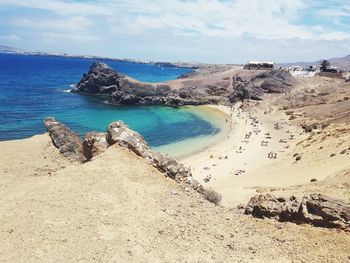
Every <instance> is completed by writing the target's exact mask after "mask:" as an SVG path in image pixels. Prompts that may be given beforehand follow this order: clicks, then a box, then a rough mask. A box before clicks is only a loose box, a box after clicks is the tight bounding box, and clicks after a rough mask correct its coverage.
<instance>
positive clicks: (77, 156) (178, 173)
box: [44, 117, 204, 193]
mask: <svg viewBox="0 0 350 263" xmlns="http://www.w3.org/2000/svg"><path fill="white" fill-rule="evenodd" d="M44 124H45V126H46V128H47V131H48V132H49V135H50V137H51V139H52V142H53V144H54V145H55V146H56V147H57V148H58V149H59V150H60V153H61V154H62V155H63V156H65V157H68V158H69V159H70V160H72V161H77V162H80V163H84V162H87V161H89V160H91V159H92V158H93V157H94V156H96V155H99V154H101V153H103V152H104V151H105V150H106V149H107V148H108V147H110V146H112V145H114V144H118V145H120V146H122V147H124V148H127V149H129V150H130V151H132V152H134V153H135V154H136V155H138V156H140V157H142V158H144V159H146V160H147V161H148V162H149V163H150V164H152V165H153V166H154V167H156V168H157V169H158V170H159V171H160V172H162V173H163V174H164V175H166V176H167V177H170V178H172V179H174V180H176V181H177V182H181V183H185V184H187V185H189V186H191V187H192V188H193V189H195V190H196V191H198V192H200V193H203V192H204V188H203V187H202V186H201V185H200V184H199V183H198V182H197V181H196V180H194V179H193V177H192V174H191V172H190V170H189V169H188V168H186V167H185V166H184V165H183V164H180V163H178V162H177V161H176V160H175V159H174V158H171V157H170V156H168V155H165V154H161V153H158V152H155V151H153V150H152V149H151V148H150V147H149V146H148V144H147V142H146V141H145V139H144V138H143V137H142V136H141V135H140V134H139V133H138V132H136V131H133V130H131V129H130V128H129V127H128V126H127V125H126V124H125V123H124V122H122V121H116V122H112V123H111V124H110V125H109V126H108V129H107V132H106V133H103V132H90V133H88V134H87V135H86V137H85V138H84V139H83V140H82V139H81V138H80V137H79V136H78V135H77V134H76V133H75V132H73V131H72V130H70V129H69V128H68V127H67V126H65V125H64V124H62V123H60V122H59V121H57V120H56V119H55V118H51V117H49V118H46V119H45V120H44Z"/></svg>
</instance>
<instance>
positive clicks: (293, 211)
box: [245, 194, 350, 230]
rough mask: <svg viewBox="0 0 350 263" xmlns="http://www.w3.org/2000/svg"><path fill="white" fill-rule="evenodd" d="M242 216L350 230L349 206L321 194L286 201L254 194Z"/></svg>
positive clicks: (291, 198)
mask: <svg viewBox="0 0 350 263" xmlns="http://www.w3.org/2000/svg"><path fill="white" fill-rule="evenodd" d="M245 214H252V215H253V216H254V217H258V218H264V217H267V218H274V219H276V220H279V221H290V222H296V223H309V224H312V225H315V226H322V227H333V228H340V229H344V230H350V204H349V203H346V202H344V201H342V200H339V199H335V198H332V197H329V196H325V195H322V194H311V195H308V196H304V197H303V198H302V199H300V200H298V199H297V198H296V197H294V196H292V197H290V198H287V199H286V198H281V197H280V198H278V197H275V196H273V195H269V194H260V195H256V196H254V197H252V198H251V199H250V201H249V203H248V204H247V206H246V207H245Z"/></svg>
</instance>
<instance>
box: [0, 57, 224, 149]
mask: <svg viewBox="0 0 350 263" xmlns="http://www.w3.org/2000/svg"><path fill="white" fill-rule="evenodd" d="M92 62H93V60H91V59H72V58H62V57H46V56H24V55H14V54H0V79H1V81H0V140H11V139H22V138H27V137H30V136H32V135H35V134H38V133H44V132H45V127H44V126H43V123H42V121H43V118H45V117H47V116H52V117H55V118H57V119H58V120H60V121H62V122H64V123H66V124H67V125H69V126H70V127H71V128H72V129H74V130H75V131H76V132H78V133H79V134H80V135H82V136H83V135H84V134H85V133H86V132H89V131H92V130H97V131H105V130H106V128H107V126H108V124H109V123H110V122H112V121H116V120H123V121H124V122H126V123H127V124H128V125H129V126H130V127H131V128H132V129H135V130H137V131H138V132H140V133H141V134H142V135H143V136H144V137H145V139H146V140H147V142H148V143H149V144H150V145H151V146H161V145H167V144H170V143H174V142H178V141H182V140H185V139H189V138H195V137H198V136H205V135H212V134H216V133H217V132H218V131H219V129H218V128H216V127H215V126H214V125H213V124H212V123H211V122H209V120H208V119H206V118H204V117H203V116H202V115H200V114H197V113H196V112H195V111H191V109H190V108H170V107H160V106H114V105H109V104H106V103H105V102H104V101H102V100H101V99H97V98H95V97H91V96H84V95H80V94H75V93H69V92H67V90H69V89H70V88H71V87H72V84H75V83H77V82H78V81H79V80H80V78H81V76H82V74H83V73H85V72H87V71H88V69H89V67H90V65H91V63H92ZM107 63H108V64H109V65H110V66H111V67H112V68H114V69H116V70H118V71H120V72H122V73H124V74H127V75H130V76H131V77H133V78H135V79H138V80H141V81H148V82H160V81H166V80H171V79H175V78H176V77H177V76H179V75H180V74H183V73H185V72H188V71H189V69H184V68H174V67H155V66H153V65H147V64H137V63H125V62H109V61H107Z"/></svg>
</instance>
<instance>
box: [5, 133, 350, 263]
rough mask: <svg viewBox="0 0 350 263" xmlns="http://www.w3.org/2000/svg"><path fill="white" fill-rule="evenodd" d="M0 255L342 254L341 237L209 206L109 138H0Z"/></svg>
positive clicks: (347, 240) (348, 242)
mask: <svg viewBox="0 0 350 263" xmlns="http://www.w3.org/2000/svg"><path fill="white" fill-rule="evenodd" d="M0 152H1V156H0V167H1V170H0V196H1V199H0V236H1V246H0V261H1V262H349V260H350V259H349V257H350V251H349V247H350V235H349V234H347V233H345V232H338V231H336V230H329V229H322V228H315V227H312V226H308V225H296V224H292V223H279V222H275V221H273V220H259V219H254V218H252V217H250V216H246V215H243V214H242V213H241V211H239V210H237V209H230V208H225V207H220V206H215V205H213V204H211V203H209V202H207V201H205V200H204V199H203V198H202V196H199V194H197V193H196V192H193V191H190V190H188V189H183V188H182V187H180V186H179V185H178V184H176V183H175V182H174V181H172V180H170V179H168V178H165V177H164V176H163V175H162V174H161V173H159V172H158V171H157V170H155V169H154V168H153V167H151V166H150V165H148V164H147V163H146V162H145V161H144V160H143V159H141V158H138V157H136V156H135V155H134V154H132V153H130V152H128V151H127V150H125V149H122V148H120V147H118V146H112V147H110V148H109V149H108V150H107V151H106V152H105V153H103V154H102V155H100V156H97V157H95V158H94V159H93V160H92V161H91V162H89V163H86V164H83V165H76V164H73V163H70V162H69V161H67V160H66V159H64V158H63V157H61V156H60V155H59V154H58V151H57V149H55V148H54V147H53V146H52V145H51V142H50V138H49V137H48V135H47V134H45V135H38V136H34V137H32V138H29V139H25V140H19V141H11V142H2V143H0ZM186 190H187V191H186Z"/></svg>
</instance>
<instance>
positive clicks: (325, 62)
mask: <svg viewBox="0 0 350 263" xmlns="http://www.w3.org/2000/svg"><path fill="white" fill-rule="evenodd" d="M330 65H331V63H329V61H328V60H323V61H322V62H321V71H322V72H325V71H327V69H328V68H329V66H330Z"/></svg>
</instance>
